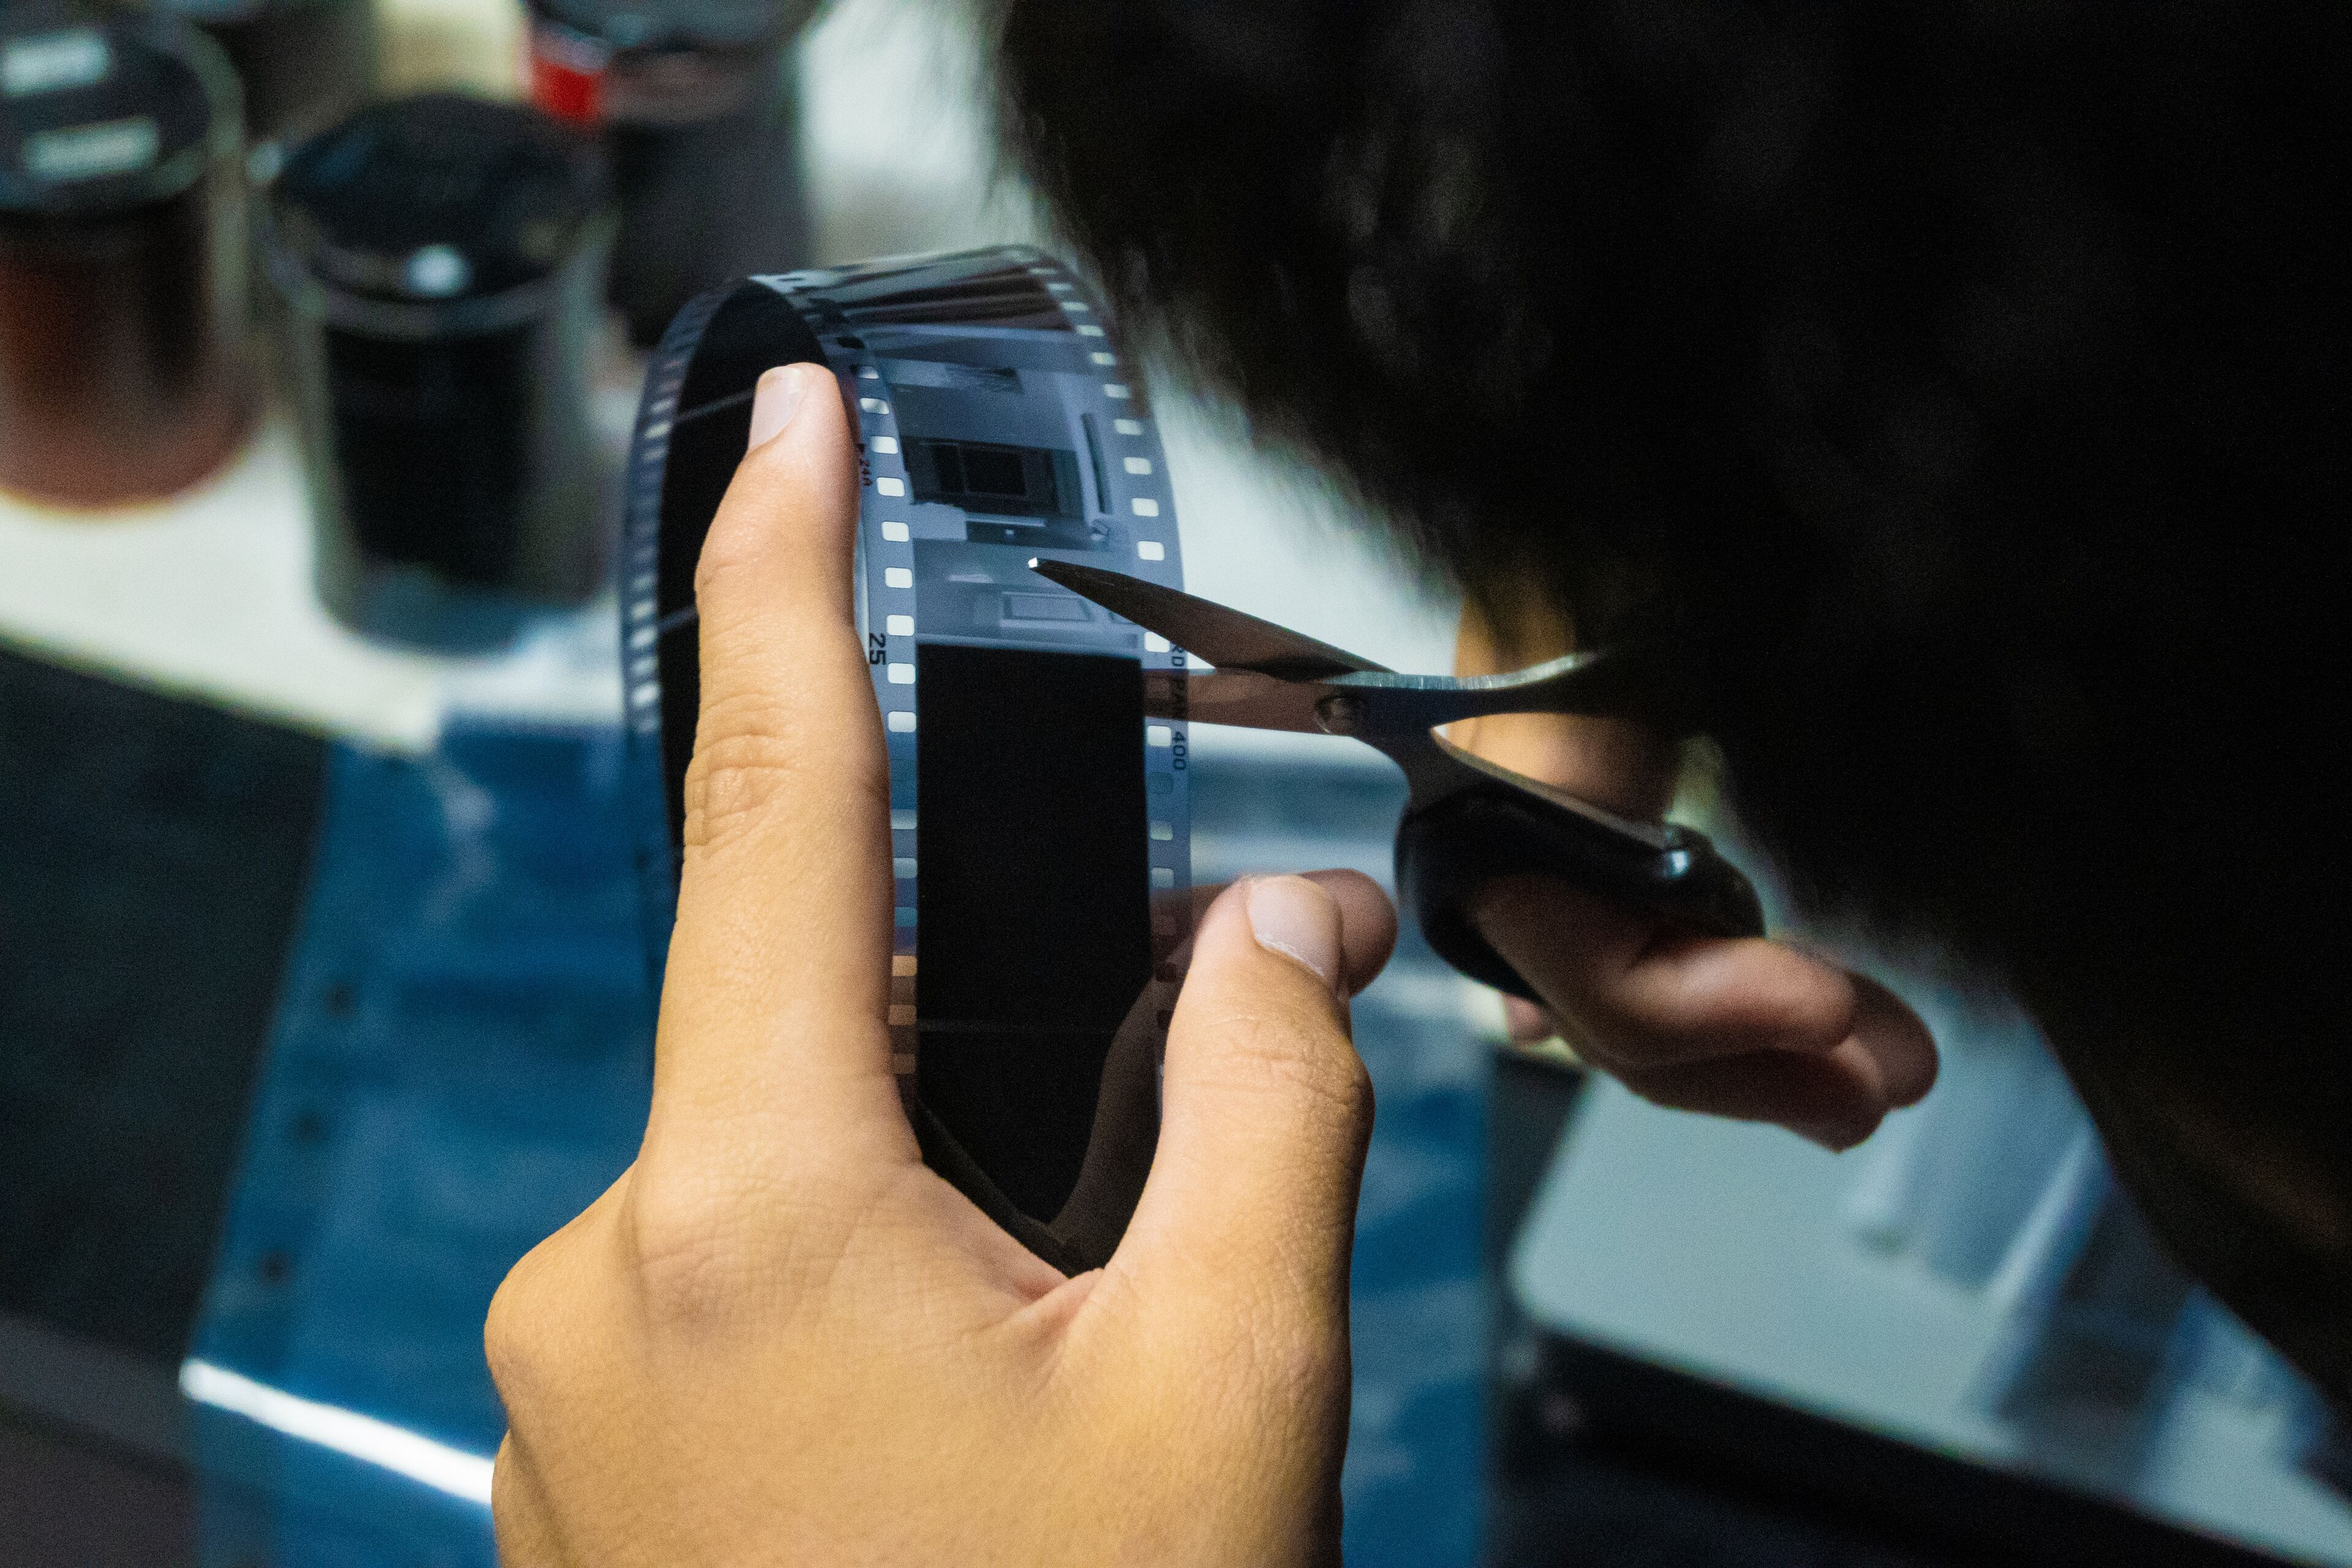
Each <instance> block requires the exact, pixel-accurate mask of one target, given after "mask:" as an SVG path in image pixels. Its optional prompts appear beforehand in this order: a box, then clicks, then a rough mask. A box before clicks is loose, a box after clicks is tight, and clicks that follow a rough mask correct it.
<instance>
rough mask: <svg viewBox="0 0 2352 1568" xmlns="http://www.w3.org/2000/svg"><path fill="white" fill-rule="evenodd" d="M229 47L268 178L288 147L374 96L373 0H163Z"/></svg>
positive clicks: (249, 129) (159, 0) (160, 3)
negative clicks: (372, 91)
mask: <svg viewBox="0 0 2352 1568" xmlns="http://www.w3.org/2000/svg"><path fill="white" fill-rule="evenodd" d="M156 9H158V10H160V11H164V12H167V13H169V14H171V15H173V16H179V17H181V18H183V19H184V20H185V21H189V22H193V23H194V24H195V25H196V26H200V27H202V28H203V29H204V30H205V32H206V33H208V34H210V35H211V36H212V37H213V39H214V41H215V42H216V43H218V44H219V45H220V46H221V47H222V48H223V49H226V51H227V52H228V58H229V63H230V64H231V65H233V66H235V67H236V74H237V79H238V80H239V81H241V82H242V83H243V84H244V86H245V127H246V140H247V142H249V143H250V144H251V146H252V149H253V158H254V167H255V173H256V174H257V177H258V178H261V179H264V180H266V179H268V177H269V175H270V174H272V173H273V172H274V171H275V170H276V168H277V166H278V162H279V160H280V159H281V158H282V157H283V155H284V150H285V149H286V148H288V147H290V146H292V145H293V144H294V143H295V142H299V141H300V140H301V139H302V138H303V137H305V136H308V135H310V134H311V133H312V132H317V131H322V130H324V129H325V128H326V127H328V126H330V125H331V124H333V123H334V122H335V121H338V120H341V118H342V117H343V116H345V115H346V114H349V113H351V112H352V110H355V109H357V108H359V107H360V105H361V104H362V103H364V102H366V101H367V99H368V95H369V89H371V88H372V87H373V84H374V81H375V60H376V33H375V6H374V4H373V0H156Z"/></svg>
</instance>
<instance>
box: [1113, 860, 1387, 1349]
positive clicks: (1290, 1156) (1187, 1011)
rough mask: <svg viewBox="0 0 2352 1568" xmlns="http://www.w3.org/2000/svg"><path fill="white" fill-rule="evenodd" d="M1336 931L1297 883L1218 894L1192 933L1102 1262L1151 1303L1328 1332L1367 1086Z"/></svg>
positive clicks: (1336, 1308) (1336, 1307) (1343, 1304)
mask: <svg viewBox="0 0 2352 1568" xmlns="http://www.w3.org/2000/svg"><path fill="white" fill-rule="evenodd" d="M1342 926H1343V917H1342V914H1341V910H1340V904H1339V901H1338V900H1335V899H1334V898H1333V897H1332V895H1331V893H1330V892H1329V891H1328V889H1325V888H1323V887H1321V886H1319V885H1318V884H1317V883H1315V882H1312V881H1309V880H1308V879H1306V878H1303V877H1268V878H1251V879H1244V880H1243V881H1240V882H1236V883H1235V884H1234V886H1233V887H1231V888H1229V889H1226V890H1225V891H1224V893H1223V895H1221V896H1220V897H1219V898H1218V899H1217V900H1216V901H1215V902H1214V903H1213V904H1212V905H1210V906H1209V910H1208V912H1207V913H1206V914H1205V915H1204V916H1203V917H1202V921H1201V924H1200V927H1199V929H1198V931H1197V932H1196V933H1195V935H1194V937H1193V947H1192V968H1191V970H1190V972H1189V973H1187V974H1186V976H1185V981H1184V990H1183V994H1182V995H1181V998H1180V999H1179V1001H1178V1003H1177V1006H1176V1016H1175V1017H1174V1019H1173V1020H1172V1022H1171V1026H1170V1028H1169V1032H1168V1055H1167V1066H1166V1068H1165V1072H1164V1075H1163V1078H1162V1080H1161V1089H1160V1095H1161V1119H1160V1143H1159V1150H1158V1152H1157V1154H1156V1155H1155V1156H1154V1159H1153V1162H1152V1167H1151V1175H1150V1180H1149V1181H1148V1182H1147V1183H1146V1184H1145V1185H1144V1190H1143V1198H1142V1201H1141V1202H1140V1203H1139V1205H1137V1208H1136V1213H1135V1219H1134V1221H1133V1223H1132V1224H1131V1225H1130V1226H1129V1231H1128V1235H1127V1239H1126V1242H1125V1243H1124V1244H1123V1245H1122V1246H1121V1247H1120V1248H1119V1253H1118V1258H1117V1259H1116V1260H1115V1262H1114V1264H1113V1268H1119V1269H1134V1270H1137V1271H1139V1272H1144V1271H1148V1272H1149V1274H1150V1278H1151V1282H1152V1284H1153V1287H1154V1289H1153V1290H1152V1292H1151V1294H1152V1295H1153V1296H1155V1297H1156V1298H1157V1299H1159V1300H1167V1301H1178V1302H1190V1303H1192V1306H1191V1307H1190V1308H1188V1310H1198V1307H1199V1304H1200V1303H1201V1302H1202V1301H1203V1300H1208V1301H1212V1302H1214V1301H1220V1300H1222V1301H1224V1302H1226V1303H1227V1304H1229V1305H1230V1306H1231V1307H1232V1308H1234V1310H1235V1311H1236V1312H1238V1313H1243V1314H1256V1313H1262V1312H1263V1311H1264V1310H1265V1307H1266V1306H1267V1305H1268V1299H1269V1297H1270V1296H1277V1295H1278V1302H1279V1304H1283V1305H1289V1306H1293V1307H1303V1308H1305V1309H1307V1311H1308V1313H1309V1314H1310V1317H1311V1318H1314V1319H1321V1320H1323V1321H1344V1316H1345V1313H1346V1310H1347V1300H1348V1258H1349V1249H1350V1247H1351V1246H1352V1244H1353V1241H1354V1236H1355V1223H1356V1193H1357V1187H1358V1185H1359V1184H1360V1181H1361V1179H1362V1176H1363V1170H1364V1149H1365V1144H1366V1142H1367V1141H1368V1140H1369V1139H1370V1134H1371V1126H1372V1086H1371V1079H1370V1076H1369V1075H1368V1074H1367V1073H1366V1072H1365V1070H1364V1064H1363V1062H1362V1060H1361V1058H1359V1057H1358V1056H1357V1055H1356V1049H1355V1047H1354V1045H1353V1044H1351V1043H1350V1041H1349V1036H1348V1005H1347V1003H1346V1001H1345V1000H1344V999H1343V996H1342V991H1341V987H1342V986H1343V985H1345V984H1346V978H1347V976H1346V970H1347V960H1346V944H1345V942H1344V940H1343V939H1344V936H1345V934H1346V933H1344V932H1343V930H1342ZM1226 1321H1229V1322H1239V1321H1246V1320H1245V1319H1244V1318H1241V1317H1233V1316H1229V1317H1228V1318H1227V1320H1226Z"/></svg>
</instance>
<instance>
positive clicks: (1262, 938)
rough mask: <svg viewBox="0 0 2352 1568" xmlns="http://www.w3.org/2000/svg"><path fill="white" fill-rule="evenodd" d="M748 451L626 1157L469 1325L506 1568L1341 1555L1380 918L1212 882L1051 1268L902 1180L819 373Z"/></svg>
mask: <svg viewBox="0 0 2352 1568" xmlns="http://www.w3.org/2000/svg"><path fill="white" fill-rule="evenodd" d="M752 430H753V437H754V440H755V443H756V442H759V441H760V439H761V437H771V438H769V439H767V440H766V441H765V443H764V444H761V445H755V448H754V450H753V451H752V452H751V454H750V456H749V457H748V458H746V459H745V460H744V462H743V464H742V467H741V468H740V470H739V472H738V474H737V476H736V479H735V481H734V484H733V486H732V488H731V489H730V490H729V492H728V496H727V499H726V500H725V502H724V504H723V505H722V506H721V508H720V509H719V514H718V517H717V519H716V520H715V521H714V522H713V523H712V526H711V529H710V532H709V541H708V542H707V543H706V545H705V547H704V551H703V555H702V560H701V563H700V567H699V571H698V576H697V598H698V604H699V606H700V611H701V662H702V699H701V703H702V705H701V713H700V720H699V725H698V731H697V735H696V755H695V760H694V764H693V767H692V769H691V771H690V773H688V781H687V791H686V793H687V826H686V850H685V857H684V863H683V867H682V870H681V877H680V889H679V898H678V911H677V929H676V933H675V935H674V937H673V939H672V942H671V947H670V956H669V969H668V974H667V983H666V985H665V988H664V992H663V996H662V1011H661V1022H660V1028H659V1035H658V1040H657V1045H656V1067H655V1075H654V1096H653V1106H652V1111H651V1114H650V1117H649V1120H648V1122H647V1125H646V1136H645V1141H644V1143H643V1145H642V1147H641V1149H640V1151H639V1153H638V1156H637V1159H636V1161H635V1163H634V1164H632V1165H631V1166H630V1168H629V1169H628V1171H627V1172H625V1173H624V1174H623V1175H622V1176H621V1178H620V1179H619V1180H618V1181H617V1182H615V1183H614V1184H613V1186H612V1187H611V1188H610V1189H609V1190H608V1191H607V1192H605V1193H604V1195H603V1196H602V1197H600V1198H599V1199H598V1200H597V1201H596V1202H595V1203H594V1204H593V1205H591V1206H590V1207H589V1209H588V1210H587V1211H586V1212H585V1213H583V1215H580V1216H579V1217H578V1218H577V1219H575V1220H573V1221H572V1223H571V1224H570V1225H569V1226H565V1227H564V1229H562V1231H560V1232H559V1233H557V1234H556V1235H555V1236H553V1237H550V1238H549V1239H548V1240H547V1241H545V1242H543V1243H542V1244H541V1246H540V1247H537V1248H535V1249H534V1250H533V1251H532V1252H531V1253H530V1256H528V1257H526V1258H524V1259H523V1260H522V1261H521V1262H520V1264H518V1265H517V1266H516V1268H515V1269H514V1271H513V1272H512V1273H511V1274H510V1275H509V1277H508V1279H507V1280H506V1283H505V1284H504V1285H503V1286H502V1287H501V1288H500V1289H499V1294H498V1297H497V1299H496V1300H495V1301H493V1303H492V1304H491V1309H490V1317H489V1321H488V1327H487V1330H486V1334H485V1339H486V1346H487V1350H488V1357H489V1362H490V1367H491V1371H492V1373H493V1375H494V1376H495V1378H496V1379H497V1382H498V1386H499V1394H500V1395H501V1397H502V1398H503V1399H504V1400H505V1402H506V1406H507V1414H508V1419H509V1432H508V1436H507V1439H506V1441H505V1443H504V1444H503V1445H502V1446H501V1447H500V1449H499V1460H498V1468H497V1472H496V1482H495V1487H494V1495H493V1506H494V1510H495V1514H496V1520H497V1526H498V1534H499V1550H500V1555H501V1558H502V1560H503V1561H504V1562H506V1563H509V1565H510V1568H540V1565H545V1564H558V1563H562V1564H586V1563H595V1564H600V1565H602V1564H628V1563H662V1564H665V1565H683V1564H694V1563H711V1564H718V1563H724V1564H728V1565H730V1568H736V1565H741V1564H751V1563H793V1564H828V1565H829V1564H854V1563H855V1564H862V1563H876V1564H879V1563H887V1564H891V1565H892V1568H910V1565H919V1564H929V1563H940V1564H946V1563H953V1564H957V1565H958V1568H964V1565H976V1564H988V1563H1004V1564H1018V1565H1020V1568H1039V1565H1049V1564H1054V1563H1072V1564H1077V1563H1084V1564H1088V1565H1094V1564H1103V1563H1154V1564H1159V1563H1233V1564H1250V1565H1260V1564H1271V1563H1337V1562H1338V1560H1339V1547H1338V1542H1339V1528H1338V1526H1339V1460H1340V1454H1341V1449H1342V1447H1343V1444H1344V1441H1345V1438H1346V1434H1347V1426H1348V1332H1347V1299H1348V1265H1349V1247H1350V1243H1351V1240H1352V1234H1353V1228H1354V1215H1355V1205H1356V1192H1357V1184H1358V1181H1359V1178H1360V1174H1361V1171H1362V1163H1363V1155H1364V1146H1365V1140H1366V1138H1367V1135H1368V1133H1369V1130H1370V1121H1371V1097H1370V1087H1369V1083H1368V1080H1367V1079H1366V1078H1365V1075H1364V1070H1363V1067H1362V1064H1361V1063H1360V1061H1359V1060H1358V1058H1357V1057H1356V1055H1355V1052H1354V1049H1353V1047H1351V1046H1350V1044H1349V1037H1348V1000H1347V999H1348V996H1349V994H1350V993H1351V992H1352V990H1353V989H1354V987H1356V986H1358V985H1360V984H1363V983H1365V982H1366V981H1368V980H1369V979H1370V973H1371V971H1372V970H1374V969H1376V968H1377V967H1378V960H1379V958H1380V957H1381V956H1383V955H1384V954H1385V952H1386V949H1387V945H1388V942H1389V941H1390V938H1391V935H1392V934H1393V917H1392V915H1391V913H1390V912H1389V910H1388V909H1387V906H1386V903H1385V902H1384V901H1383V900H1381V899H1380V897H1379V894H1378V892H1377V890H1376V889H1370V885H1369V884H1368V883H1363V882H1362V879H1353V878H1349V877H1348V876H1346V875H1344V874H1339V875H1332V874H1326V876H1325V878H1324V879H1323V880H1322V881H1320V882H1318V881H1310V880H1308V879H1300V878H1275V879H1262V880H1254V881H1249V882H1244V883H1241V884H1237V885H1236V886H1235V887H1234V888H1233V889H1228V890H1227V891H1226V892H1225V893H1224V894H1223V895H1222V896H1220V897H1218V898H1217V899H1216V900H1215V901H1214V902H1213V904H1212V905H1211V906H1210V907H1209V908H1208V910H1206V911H1205V913H1204V915H1203V917H1202V921H1201V922H1200V926H1199V929H1198V931H1197V932H1196V934H1195V937H1194V942H1193V954H1192V968H1191V973H1190V977H1189V979H1188V981H1187V983H1186V984H1185V987H1184V990H1183V994H1182V996H1181V1000H1180V1002H1179V1004H1178V1006H1177V1008H1176V1013H1175V1017H1174V1021H1173V1025H1172V1026H1171V1029H1170V1032H1169V1036H1168V1046H1167V1058H1166V1068H1165V1076H1164V1084H1163V1089H1162V1107H1163V1116H1162V1126H1161V1131H1160V1138H1159V1142H1158V1146H1157V1156H1156V1160H1155V1162H1154V1163H1153V1165H1152V1168H1151V1171H1150V1177H1149V1179H1148V1182H1147V1183H1146V1185H1145V1187H1144V1191H1143V1194H1142V1199H1141V1202H1140V1204H1139V1206H1138V1207H1137V1209H1136V1211H1135V1215H1134V1217H1133V1220H1132V1222H1131V1224H1130V1225H1129V1229H1128V1231H1127V1233H1126V1236H1125V1238H1124V1240H1123V1241H1122V1242H1121V1243H1120V1245H1119V1247H1118V1250H1117V1252H1116V1254H1115V1255H1114V1256H1113V1258H1112V1259H1111V1261H1110V1263H1109V1264H1108V1266H1107V1267H1105V1268H1100V1269H1097V1270H1094V1271H1092V1272H1089V1273H1086V1274H1082V1275H1080V1276H1078V1277H1077V1278H1076V1279H1066V1278H1065V1277H1064V1276H1063V1275H1062V1274H1060V1273H1059V1272H1058V1271H1056V1270H1055V1269H1054V1268H1050V1267H1048V1266H1047V1265H1045V1263H1043V1262H1041V1261H1039V1260H1038V1258H1036V1257H1035V1256H1034V1255H1033V1254H1031V1253H1030V1252H1028V1251H1027V1250H1025V1249H1024V1248H1023V1247H1021V1246H1020V1245H1018V1244H1017V1243H1015V1242H1014V1241H1013V1239H1012V1238H1011V1237H1008V1236H1007V1235H1006V1234H1005V1233H1004V1232H1003V1231H1002V1230H1000V1229H998V1228H997V1227H996V1226H993V1225H992V1224H991V1223H989V1221H988V1220H987V1219H986V1218H984V1217H983V1216H982V1214H981V1213H980V1211H979V1210H978V1209H976V1208H974V1207H973V1206H972V1205H971V1203H969V1202H968V1201H966V1200H965V1199H964V1198H963V1197H962V1196H961V1194H959V1193H957V1192H956V1191H955V1189H954V1188H952V1187H950V1185H948V1184H947V1183H945V1182H944V1181H942V1180H941V1179H940V1178H939V1177H938V1176H937V1175H935V1174H934V1173H932V1172H931V1171H929V1169H927V1168H926V1167H925V1166H924V1165H923V1164H922V1163H921V1161H920V1159H919V1155H918V1153H917V1150H916V1144H915V1139H914V1136H913V1134H912V1133H911V1132H910V1131H909V1130H908V1121H907V1118H906V1114H905V1112H904V1110H903V1109H902V1108H901V1104H900V1101H899V1098H898V1088H897V1085H896V1082H895V1080H894V1079H893V1077H892V1074H891V1068H890V1057H889V1044H888V1033H887V1026H886V1007H887V995H888V976H889V970H890V963H889V960H890V938H891V927H890V920H891V916H890V888H891V883H890V869H889V853H890V851H889V842H888V817H887V799H888V792H887V782H888V781H887V760H886V755H885V750H884V745H883V738H882V732H881V725H880V722H879V720H878V717H877V711H876V707H875V702H874V698H873V694H872V689H871V687H870V685H869V683H868V675H867V671H866V662H865V658H864V655H863V652H862V649H861V648H860V646H859V643H858V639H857V637H856V631H855V627H854V624H853V619H852V616H851V611H850V597H849V583H850V571H851V566H850V561H851V540H852V534H853V529H854V524H855V520H856V461H855V458H854V455H853V452H852V450H851V446H850V439H849V428H848V423H847V419H846V416H845V412H844V409H843V407H842V401H841V398H840V396H839V395H838V391H837V386H836V384H835V381H834V380H833V378H832V377H831V376H830V375H829V374H827V373H826V372H824V370H823V369H821V368H819V367H815V366H808V365H802V366H794V367H789V368H787V369H784V370H782V371H772V372H770V373H769V374H768V375H767V376H765V377H763V378H762V380H761V386H760V392H759V395H758V400H757V403H756V405H755V407H754V412H753V418H752ZM1368 893H1369V895H1370V896H1369V898H1368V897H1367V896H1366V895H1367V894H1368Z"/></svg>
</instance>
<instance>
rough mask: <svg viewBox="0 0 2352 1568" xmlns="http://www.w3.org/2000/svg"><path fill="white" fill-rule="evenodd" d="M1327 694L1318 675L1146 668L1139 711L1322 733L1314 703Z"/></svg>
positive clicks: (1254, 727)
mask: <svg viewBox="0 0 2352 1568" xmlns="http://www.w3.org/2000/svg"><path fill="white" fill-rule="evenodd" d="M1330 695H1331V688H1330V687H1328V686H1327V685H1325V684H1324V683H1323V682H1321V681H1319V680H1285V679H1282V678H1281V677H1280V676H1278V675H1265V674H1262V673H1260V672H1259V671H1257V670H1255V669H1215V670H1209V671H1206V672H1201V671H1195V670H1185V669H1147V670H1145V671H1144V672H1143V710H1144V711H1145V712H1146V713H1149V714H1150V715H1151V717H1153V718H1155V719H1175V720H1180V721H1185V722H1188V723H1193V724H1231V725H1234V726H1235V727H1236V728H1239V729H1244V730H1287V731H1292V732H1294V733H1297V734H1301V735H1326V734H1329V733H1330V731H1328V730H1326V729H1325V728H1324V727H1323V725H1322V724H1321V723H1320V722H1319V721H1318V720H1317V718H1316V716H1315V705H1316V704H1317V703H1318V702H1320V701H1322V700H1324V699H1325V698H1327V697H1328V696H1330Z"/></svg>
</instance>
